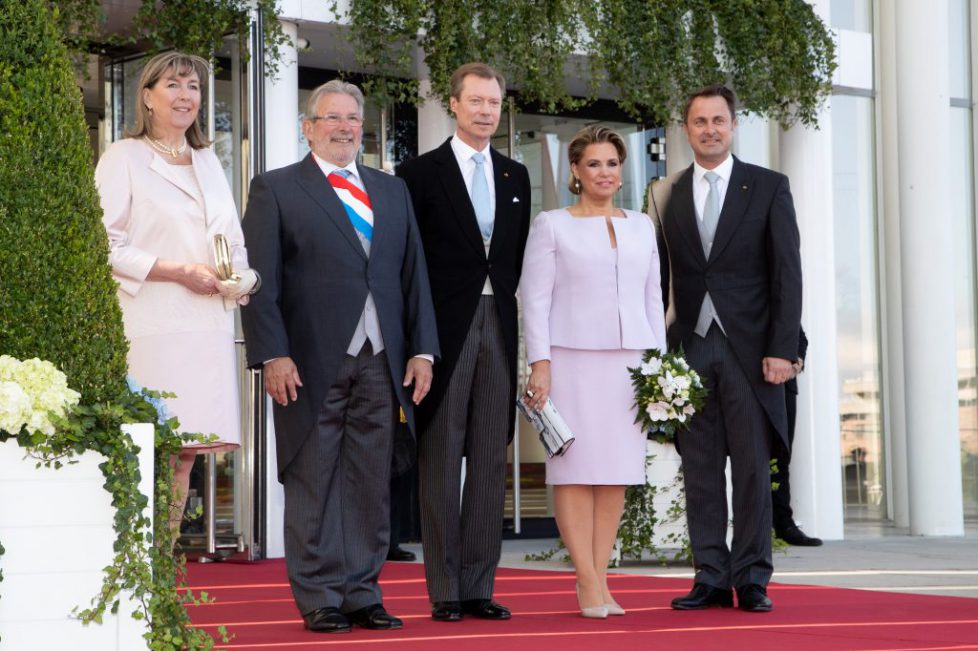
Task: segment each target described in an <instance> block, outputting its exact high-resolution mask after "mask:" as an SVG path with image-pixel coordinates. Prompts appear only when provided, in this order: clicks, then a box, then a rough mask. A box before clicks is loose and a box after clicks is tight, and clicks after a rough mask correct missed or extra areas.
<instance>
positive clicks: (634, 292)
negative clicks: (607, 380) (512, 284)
mask: <svg viewBox="0 0 978 651" xmlns="http://www.w3.org/2000/svg"><path fill="white" fill-rule="evenodd" d="M624 212H625V217H616V218H613V219H612V220H611V221H612V224H613V226H614V229H615V237H616V239H617V242H618V249H617V251H616V250H615V249H612V248H611V241H610V239H609V237H608V229H607V226H606V225H605V220H604V219H602V218H593V217H588V218H580V217H573V216H572V215H571V214H570V213H569V212H567V210H565V209H563V208H561V209H558V210H547V211H544V212H541V213H540V214H539V215H537V216H536V218H535V219H534V220H533V222H532V224H531V225H530V236H529V239H528V240H527V243H526V252H525V253H524V255H523V275H522V279H521V281H520V299H521V302H522V308H523V329H524V335H525V338H526V352H527V361H528V362H530V363H531V364H532V363H533V362H536V361H539V360H542V359H550V347H551V346H561V347H564V348H576V349H583V350H621V349H635V350H644V349H647V348H658V349H660V350H665V347H666V326H665V319H664V314H663V305H662V288H661V286H660V278H659V251H658V247H657V246H656V239H655V231H654V229H653V227H652V223H651V222H650V221H649V218H648V216H646V215H643V214H642V213H638V212H635V211H632V210H626V211H624Z"/></svg>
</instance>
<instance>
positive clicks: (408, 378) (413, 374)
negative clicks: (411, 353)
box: [404, 357, 432, 405]
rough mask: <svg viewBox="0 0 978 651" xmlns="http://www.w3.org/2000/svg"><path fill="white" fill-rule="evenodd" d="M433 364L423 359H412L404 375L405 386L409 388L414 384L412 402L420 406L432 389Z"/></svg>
mask: <svg viewBox="0 0 978 651" xmlns="http://www.w3.org/2000/svg"><path fill="white" fill-rule="evenodd" d="M431 377H432V372H431V362H429V361H428V360H426V359H424V358H423V357H412V358H411V359H409V360H408V363H407V370H406V371H405V373H404V386H405V387H409V386H411V383H412V382H413V383H414V393H413V394H412V395H411V401H412V402H413V403H414V404H416V405H419V404H421V401H422V400H424V397H425V396H426V395H428V391H429V390H430V389H431Z"/></svg>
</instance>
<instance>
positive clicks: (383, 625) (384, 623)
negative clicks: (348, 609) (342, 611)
mask: <svg viewBox="0 0 978 651" xmlns="http://www.w3.org/2000/svg"><path fill="white" fill-rule="evenodd" d="M347 617H349V618H350V621H351V622H353V623H354V624H356V625H357V626H359V627H361V628H369V629H373V630H387V629H391V628H401V627H402V626H404V622H402V621H401V620H399V619H398V618H397V617H394V616H393V615H391V614H390V613H388V612H387V611H386V610H384V607H383V606H382V605H380V604H374V605H372V606H367V607H366V608H361V609H360V610H354V611H353V612H352V613H347Z"/></svg>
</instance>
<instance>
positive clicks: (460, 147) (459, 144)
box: [452, 131, 490, 161]
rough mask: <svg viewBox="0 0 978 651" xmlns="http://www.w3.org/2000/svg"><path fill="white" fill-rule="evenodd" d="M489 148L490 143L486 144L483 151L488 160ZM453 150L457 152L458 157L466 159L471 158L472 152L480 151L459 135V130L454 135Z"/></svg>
mask: <svg viewBox="0 0 978 651" xmlns="http://www.w3.org/2000/svg"><path fill="white" fill-rule="evenodd" d="M489 149H490V145H486V147H485V149H483V150H482V151H481V153H482V155H483V156H485V157H486V160H489ZM452 151H454V152H455V155H456V156H457V157H458V158H460V159H461V160H464V161H467V160H471V159H472V154H475V153H478V150H476V149H473V148H472V147H469V145H468V144H466V142H465V141H464V140H462V139H461V138H459V137H458V131H456V132H455V135H454V136H452Z"/></svg>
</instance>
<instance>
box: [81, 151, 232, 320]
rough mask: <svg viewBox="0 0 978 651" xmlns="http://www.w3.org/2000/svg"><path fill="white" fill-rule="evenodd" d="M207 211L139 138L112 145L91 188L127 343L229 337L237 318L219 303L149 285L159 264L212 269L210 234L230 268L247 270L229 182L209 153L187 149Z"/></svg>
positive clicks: (174, 287) (177, 288)
mask: <svg viewBox="0 0 978 651" xmlns="http://www.w3.org/2000/svg"><path fill="white" fill-rule="evenodd" d="M192 161H193V169H194V174H195V175H196V177H197V183H198V185H199V186H200V190H201V192H202V193H203V197H204V205H203V206H201V205H200V204H199V203H198V202H197V201H196V199H195V198H194V190H193V188H188V187H184V185H185V182H184V180H183V179H182V177H180V176H178V175H177V173H176V171H174V170H173V167H172V166H171V165H170V164H169V163H167V162H166V161H165V160H163V157H162V156H161V155H160V154H159V153H157V152H155V151H153V150H152V149H150V148H149V147H148V146H147V145H146V143H144V142H143V141H142V140H141V139H136V138H126V139H123V140H119V141H117V142H115V143H113V144H112V145H111V146H110V147H109V148H108V149H107V150H106V151H105V153H104V154H102V158H101V159H100V160H99V163H98V167H97V168H96V170H95V183H96V185H97V186H98V191H99V196H100V197H101V202H102V210H103V216H102V223H103V224H104V225H105V230H106V232H107V233H108V236H109V262H110V263H111V265H112V275H113V277H114V278H115V279H116V281H117V282H118V283H119V292H118V296H119V302H120V304H121V306H122V313H123V321H124V324H125V327H126V336H127V337H129V338H130V339H132V338H133V337H140V336H145V335H160V334H172V333H180V332H189V331H206V330H222V331H226V332H229V333H231V334H233V333H234V314H233V312H228V311H226V310H225V307H224V302H223V299H221V297H220V296H212V297H209V296H204V295H200V294H195V293H193V292H191V291H190V290H189V289H187V288H186V287H184V286H182V285H180V284H178V283H173V282H147V281H146V276H147V275H148V274H149V271H150V269H152V267H153V264H154V263H155V262H156V259H157V258H163V259H164V260H174V261H177V262H197V263H202V264H207V265H210V266H212V267H213V266H214V254H213V245H212V243H213V240H214V235H216V234H217V233H222V234H223V235H224V236H225V237H226V238H227V240H228V244H229V245H230V247H231V258H232V263H233V266H234V268H235V269H243V268H246V267H248V252H247V250H246V249H245V246H244V236H243V235H242V233H241V222H240V220H239V219H238V212H237V208H236V207H235V205H234V199H233V197H232V195H231V188H230V187H229V186H228V181H227V177H226V176H225V175H224V169H223V168H222V167H221V163H220V161H219V160H218V158H217V156H216V155H215V154H214V152H213V151H212V150H211V149H210V148H206V149H195V150H192Z"/></svg>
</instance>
